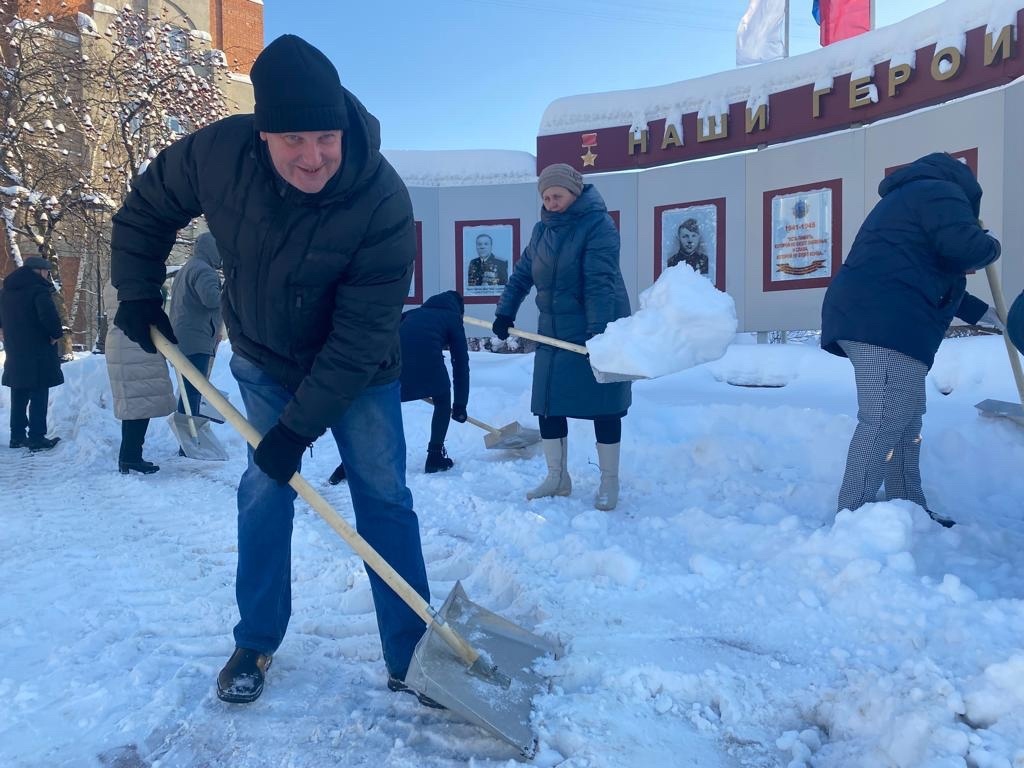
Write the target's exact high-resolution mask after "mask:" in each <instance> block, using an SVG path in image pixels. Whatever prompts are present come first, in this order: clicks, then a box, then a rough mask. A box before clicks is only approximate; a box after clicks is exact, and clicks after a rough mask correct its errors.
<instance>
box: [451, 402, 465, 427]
mask: <svg viewBox="0 0 1024 768" xmlns="http://www.w3.org/2000/svg"><path fill="white" fill-rule="evenodd" d="M468 418H469V414H468V413H466V406H464V405H453V406H452V420H453V421H457V422H459V424H465V423H466V419H468Z"/></svg>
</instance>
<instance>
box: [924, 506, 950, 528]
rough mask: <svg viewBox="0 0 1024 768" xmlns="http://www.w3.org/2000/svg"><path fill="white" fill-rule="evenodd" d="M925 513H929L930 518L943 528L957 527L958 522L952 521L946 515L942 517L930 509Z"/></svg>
mask: <svg viewBox="0 0 1024 768" xmlns="http://www.w3.org/2000/svg"><path fill="white" fill-rule="evenodd" d="M925 512H927V513H928V517H930V518H931V519H932V520H934V521H935V522H936V523H938V524H939V525H941V526H942V527H943V528H952V527H953V526H954V525H956V520H951V519H950V518H948V517H946V516H944V515H940V514H939V513H938V512H932V511H931V510H930V509H925Z"/></svg>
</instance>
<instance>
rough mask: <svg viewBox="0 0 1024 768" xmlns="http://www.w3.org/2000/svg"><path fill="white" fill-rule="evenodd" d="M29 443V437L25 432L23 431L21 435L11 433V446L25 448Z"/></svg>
mask: <svg viewBox="0 0 1024 768" xmlns="http://www.w3.org/2000/svg"><path fill="white" fill-rule="evenodd" d="M27 445H28V438H27V437H25V433H24V432H22V433H21V434H20V435H18V434H15V433H13V432H12V433H11V448H24V447H25V446H27Z"/></svg>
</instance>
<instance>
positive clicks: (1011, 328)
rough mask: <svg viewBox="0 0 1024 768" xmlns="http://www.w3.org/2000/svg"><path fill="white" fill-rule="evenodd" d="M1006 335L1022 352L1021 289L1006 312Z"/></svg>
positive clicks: (1023, 310) (1023, 315)
mask: <svg viewBox="0 0 1024 768" xmlns="http://www.w3.org/2000/svg"><path fill="white" fill-rule="evenodd" d="M1006 335H1007V336H1009V337H1010V341H1012V342H1013V345H1014V346H1015V347H1016V348H1017V349H1018V350H1020V351H1021V352H1024V291H1021V294H1020V296H1018V297H1017V298H1016V299H1015V300H1014V302H1013V304H1012V305H1011V306H1010V311H1009V312H1008V313H1007V314H1006Z"/></svg>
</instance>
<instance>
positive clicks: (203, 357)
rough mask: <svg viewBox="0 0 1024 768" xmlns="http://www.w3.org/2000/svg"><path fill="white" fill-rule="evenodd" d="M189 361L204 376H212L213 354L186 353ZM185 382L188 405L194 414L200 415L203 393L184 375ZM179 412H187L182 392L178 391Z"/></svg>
mask: <svg viewBox="0 0 1024 768" xmlns="http://www.w3.org/2000/svg"><path fill="white" fill-rule="evenodd" d="M185 357H187V358H188V361H189V362H190V363H192V365H194V366H195V367H196V368H197V369H198V370H199V372H200V373H201V374H203V376H206V377H207V378H209V377H210V363H211V362H213V355H207V354H204V353H202V352H196V353H195V354H192V355H185ZM182 379H183V380H184V382H185V394H186V395H188V407H189V408H190V409H191V410H192V415H193V416H198V415H199V401H200V400H201V399H202V395H201V394H200V392H199V390H198V389H196V388H195V386H193V384H192V382H191V381H189V380H188V379H186V378H185V377H184V376H182ZM178 413H185V404H184V403H183V402H181V392H180V391H179V392H178Z"/></svg>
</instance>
